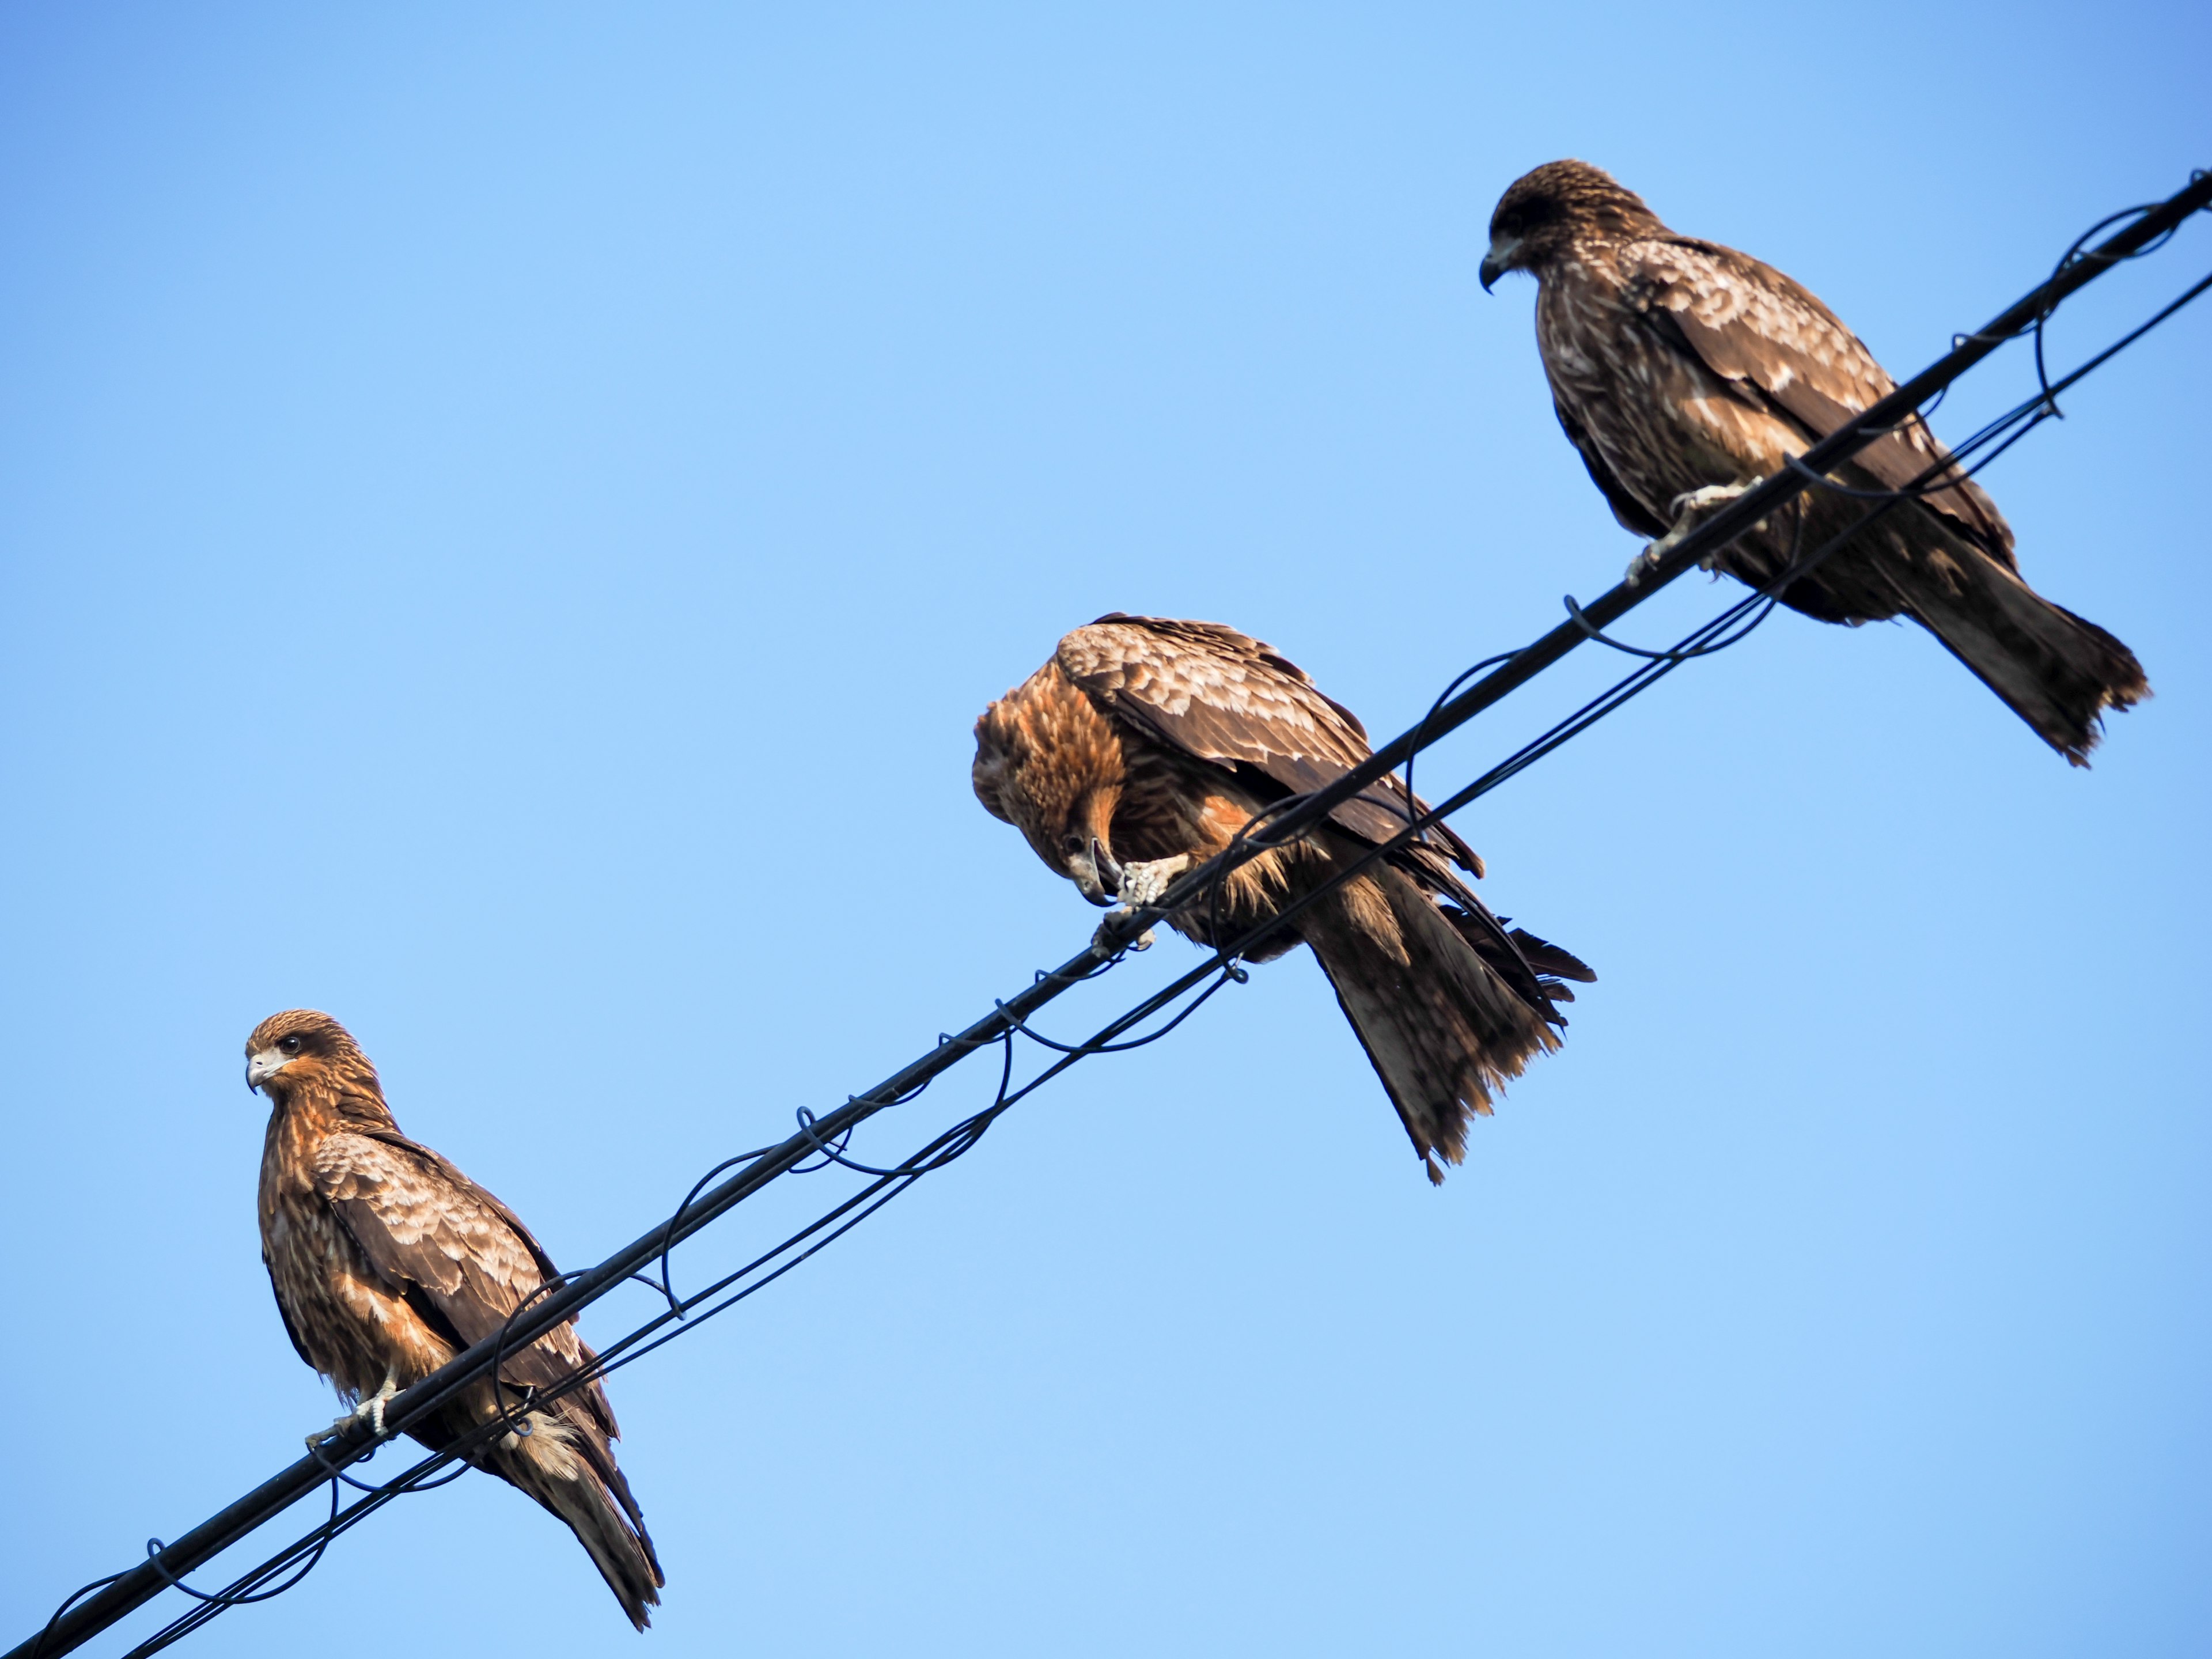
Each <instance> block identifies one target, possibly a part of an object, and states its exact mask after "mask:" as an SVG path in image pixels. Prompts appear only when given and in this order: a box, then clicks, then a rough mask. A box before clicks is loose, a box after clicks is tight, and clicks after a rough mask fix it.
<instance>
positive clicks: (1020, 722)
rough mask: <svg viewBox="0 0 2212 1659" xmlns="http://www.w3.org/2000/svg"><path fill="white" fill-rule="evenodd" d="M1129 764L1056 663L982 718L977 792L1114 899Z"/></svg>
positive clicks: (1049, 858)
mask: <svg viewBox="0 0 2212 1659" xmlns="http://www.w3.org/2000/svg"><path fill="white" fill-rule="evenodd" d="M1123 765H1124V762H1123V758H1122V753H1121V739H1120V738H1119V736H1118V735H1117V734H1116V733H1115V731H1114V729H1113V727H1112V726H1111V725H1110V724H1109V722H1108V721H1107V720H1106V719H1105V717H1104V716H1103V715H1102V714H1099V713H1098V711H1097V708H1094V707H1093V706H1092V704H1091V700H1090V699H1089V698H1088V697H1086V696H1084V694H1083V693H1082V692H1081V691H1079V690H1077V689H1076V688H1075V687H1073V686H1072V685H1069V684H1067V682H1066V678H1064V677H1063V676H1061V675H1060V672H1059V671H1058V669H1057V668H1056V667H1054V665H1052V664H1050V663H1047V664H1046V665H1044V667H1043V668H1042V669H1039V670H1038V671H1037V672H1036V674H1034V675H1032V676H1031V677H1030V680H1029V682H1028V683H1027V684H1024V685H1022V686H1019V687H1018V688H1016V689H1015V690H1013V691H1011V692H1009V693H1008V694H1007V695H1006V696H1004V697H1002V698H1000V700H999V701H998V702H994V703H993V704H992V705H991V706H990V707H989V708H986V709H985V710H984V711H983V716H982V718H981V720H977V721H976V722H975V773H974V778H975V794H976V798H977V799H980V800H981V802H982V803H983V805H985V806H986V807H987V808H988V809H989V811H991V812H992V813H993V815H994V816H995V817H1001V818H1004V819H1006V822H1007V823H1011V824H1012V825H1013V826H1014V827H1015V828H1016V829H1019V830H1020V831H1021V832H1022V835H1023V836H1024V838H1025V839H1026V840H1027V841H1028V842H1029V844H1030V849H1031V850H1032V851H1034V852H1035V853H1036V855H1037V856H1038V857H1039V858H1041V859H1042V860H1044V862H1045V865H1046V866H1047V867H1048V868H1049V869H1053V870H1056V871H1058V872H1060V874H1061V875H1063V876H1066V878H1068V879H1069V880H1070V881H1072V882H1073V883H1074V884H1076V887H1077V888H1078V889H1079V890H1080V891H1081V892H1082V894H1083V896H1084V897H1085V898H1087V899H1089V900H1090V901H1091V902H1092V903H1093V904H1097V905H1109V904H1111V903H1113V902H1114V897H1115V894H1116V893H1118V892H1119V891H1120V890H1121V866H1120V865H1119V864H1118V863H1116V862H1115V858H1114V834H1113V824H1114V810H1115V808H1116V807H1117V806H1119V805H1121V785H1122V776H1123Z"/></svg>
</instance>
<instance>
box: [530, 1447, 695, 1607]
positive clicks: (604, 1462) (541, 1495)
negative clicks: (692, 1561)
mask: <svg viewBox="0 0 2212 1659" xmlns="http://www.w3.org/2000/svg"><path fill="white" fill-rule="evenodd" d="M529 1423H530V1433H529V1434H528V1436H526V1437H523V1436H516V1435H507V1436H504V1437H501V1440H500V1441H499V1442H498V1443H496V1444H495V1448H494V1449H493V1450H492V1452H491V1454H490V1456H489V1459H488V1460H487V1461H488V1462H489V1465H490V1467H491V1468H492V1469H493V1471H494V1473H495V1474H499V1475H501V1476H503V1477H504V1478H505V1479H506V1480H508V1481H510V1482H512V1483H513V1485H515V1486H519V1487H520V1488H521V1489H522V1490H523V1491H524V1492H527V1493H529V1494H530V1496H531V1497H532V1498H536V1499H537V1500H538V1503H540V1504H543V1505H544V1507H545V1508H546V1509H547V1510H550V1511H551V1512H552V1513H553V1514H554V1515H556V1516H558V1517H559V1518H560V1519H561V1520H562V1521H563V1522H566V1523H567V1525H568V1529H569V1531H571V1532H573V1533H574V1534H576V1541H577V1542H578V1543H580V1544H581V1545H582V1546H583V1547H584V1548H585V1550H586V1552H587V1553H589V1554H590V1556H591V1558H592V1564H593V1565H596V1566H597V1567H598V1568H599V1576H600V1577H603V1578H605V1580H606V1581H607V1588H608V1589H611V1590H612V1591H613V1592H614V1593H615V1600H617V1601H619V1602H621V1603H622V1610H623V1613H625V1614H627V1615H628V1616H629V1621H630V1623H631V1624H632V1625H634V1626H636V1627H637V1628H638V1629H639V1630H643V1629H644V1628H645V1627H646V1626H647V1625H648V1624H650V1623H651V1622H652V1619H651V1616H650V1614H649V1613H648V1612H647V1609H648V1608H650V1607H656V1606H658V1605H659V1601H660V1589H661V1587H662V1586H663V1585H664V1584H665V1583H667V1582H668V1581H667V1580H666V1579H665V1577H662V1575H661V1571H660V1561H659V1557H658V1556H656V1555H655V1554H654V1553H653V1540H652V1538H651V1537H650V1536H649V1535H648V1534H647V1532H646V1530H645V1517H644V1516H643V1515H642V1514H641V1512H640V1510H639V1509H638V1506H637V1501H636V1499H635V1498H632V1497H631V1496H630V1490H629V1481H627V1480H624V1479H623V1473H622V1470H621V1469H620V1468H617V1466H616V1463H615V1461H614V1455H613V1452H612V1450H611V1448H609V1447H608V1446H607V1445H606V1444H605V1441H604V1439H603V1438H602V1437H600V1436H599V1435H598V1434H596V1433H595V1432H594V1431H592V1429H590V1428H589V1427H587V1426H584V1425H577V1424H574V1423H572V1422H570V1421H568V1420H567V1419H566V1418H565V1417H563V1416H558V1415H556V1414H554V1413H550V1412H544V1411H532V1412H531V1413H529Z"/></svg>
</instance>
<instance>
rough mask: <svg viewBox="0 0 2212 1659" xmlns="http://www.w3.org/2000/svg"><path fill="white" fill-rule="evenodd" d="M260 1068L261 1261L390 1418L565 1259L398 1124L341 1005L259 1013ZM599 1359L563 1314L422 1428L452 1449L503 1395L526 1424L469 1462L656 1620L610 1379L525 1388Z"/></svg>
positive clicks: (250, 1081)
mask: <svg viewBox="0 0 2212 1659" xmlns="http://www.w3.org/2000/svg"><path fill="white" fill-rule="evenodd" d="M246 1086H247V1087H248V1088H250V1089H256V1090H261V1091H266V1093H267V1094H268V1097H269V1099H270V1107H271V1109H270V1114H269V1133H268V1136H267V1139H265V1140H264V1143H263V1146H262V1152H261V1203H260V1210H261V1260H262V1263H263V1265H264V1266H265V1267H267V1268H268V1269H269V1283H270V1287H271V1288H272V1289H273V1290H275V1291H276V1307H277V1310H278V1311H279V1312H281V1313H282V1314H283V1316H284V1328H285V1330H286V1331H287V1332H289V1334H290V1335H291V1338H292V1346H294V1347H295V1348H296V1349H298V1350H299V1353H300V1358H302V1359H304V1360H306V1361H307V1364H310V1365H312V1366H313V1367H314V1368H315V1369H316V1370H318V1371H320V1372H321V1373H322V1374H323V1375H324V1376H327V1377H328V1378H330V1379H331V1382H332V1383H335V1384H336V1385H337V1389H338V1392H339V1394H340V1395H343V1396H344V1397H346V1398H348V1399H350V1400H354V1401H358V1402H359V1403H358V1405H357V1406H356V1410H355V1412H354V1413H353V1415H354V1416H356V1417H368V1418H369V1419H372V1420H373V1421H374V1424H375V1425H376V1428H377V1430H378V1431H379V1432H380V1433H381V1432H382V1431H383V1428H384V1407H385V1402H386V1401H388V1400H390V1399H391V1398H392V1395H394V1394H396V1393H397V1392H398V1390H400V1389H404V1388H405V1387H407V1386H408V1385H409V1384H410V1383H416V1382H418V1381H420V1380H421V1379H422V1378H423V1377H425V1376H428V1375H429V1374H430V1373H431V1372H432V1371H435V1370H437V1369H438V1367H439V1366H441V1365H442V1364H445V1363H446V1362H447V1360H449V1359H451V1358H453V1357H454V1356H455V1355H456V1354H458V1353H459V1352H461V1351H462V1350H463V1349H465V1348H466V1347H469V1346H471V1345H472V1344H474V1343H477V1342H479V1341H482V1340H483V1339H484V1338H486V1337H488V1336H491V1335H494V1334H496V1333H497V1332H498V1331H499V1330H500V1328H501V1327H502V1326H503V1325H504V1324H505V1323H506V1322H507V1316H509V1315H510V1314H512V1313H513V1312H514V1310H516V1308H518V1307H519V1306H520V1305H521V1304H522V1303H523V1302H524V1301H525V1300H526V1299H527V1298H528V1297H530V1295H531V1293H532V1291H535V1290H537V1289H538V1286H539V1285H543V1284H544V1283H546V1282H547V1281H548V1280H550V1279H557V1278H559V1276H560V1272H559V1269H557V1268H556V1267H554V1265H553V1263H552V1262H551V1261H550V1260H548V1259H547V1257H546V1255H545V1252H544V1250H543V1249H539V1248H538V1241H537V1240H536V1239H534V1238H532V1237H531V1236H530V1230H529V1229H528V1228H527V1227H526V1226H524V1225H522V1223H521V1222H520V1221H519V1220H518V1219H516V1218H515V1215H514V1212H513V1211H512V1210H510V1209H508V1208H507V1206H506V1205H504V1204H502V1203H501V1202H500V1201H499V1200H497V1199H495V1198H494V1197H493V1196H492V1195H491V1194H489V1193H488V1192H486V1191H485V1190H484V1189H483V1188H481V1187H479V1186H477V1184H476V1182H473V1181H471V1180H470V1179H469V1178H468V1177H467V1176H465V1175H463V1174H462V1173H461V1172H460V1171H459V1170H457V1169H455V1168H454V1167H453V1165H452V1164H448V1163H447V1162H446V1160H445V1159H444V1158H441V1157H439V1156H438V1154H437V1153H435V1152H432V1151H431V1150H430V1149H429V1148H428V1146H420V1145H418V1144H417V1143H416V1142H415V1141H412V1140H410V1139H407V1137H406V1136H404V1135H403V1134H401V1133H399V1126H398V1124H397V1123H395V1122H393V1121H392V1113H391V1111H390V1109H387V1108H386V1105H385V1103H384V1090H383V1088H382V1086H381V1085H380V1084H379V1083H378V1082H377V1079H376V1067H375V1066H372V1065H370V1064H369V1062H368V1055H366V1054H362V1051H361V1049H360V1048H358V1047H357V1046H356V1044H355V1042H354V1040H353V1038H352V1037H350V1036H348V1035H347V1034H346V1030H345V1028H344V1027H343V1026H342V1025H340V1024H338V1023H337V1021H336V1020H334V1019H332V1018H331V1017H330V1016H329V1015H328V1014H319V1013H315V1012H312V1011H310V1010H307V1009H304V1008H295V1009H294V1010H292V1011H291V1012H289V1013H283V1014H271V1015H270V1017H269V1018H267V1019H264V1020H263V1021H262V1022H261V1024H258V1025H257V1026H255V1027H254V1028H253V1035H252V1036H250V1037H248V1038H247V1039H246ZM595 1358H597V1356H596V1355H595V1354H593V1353H592V1350H591V1349H590V1348H589V1347H587V1346H585V1344H584V1342H583V1341H582V1340H581V1339H580V1338H579V1337H578V1336H577V1334H576V1332H575V1328H574V1322H570V1323H568V1324H565V1325H560V1326H556V1328H554V1329H552V1330H551V1331H549V1332H548V1333H547V1334H544V1336H541V1337H539V1338H538V1340H537V1341H536V1342H534V1343H532V1344H531V1345H530V1346H527V1347H524V1348H519V1349H518V1350H517V1351H516V1352H513V1353H512V1354H510V1355H508V1356H507V1360H506V1363H505V1364H503V1365H501V1368H500V1373H499V1375H500V1381H501V1383H503V1384H504V1385H505V1386H504V1387H503V1388H501V1389H499V1390H498V1393H497V1396H496V1398H495V1394H494V1385H493V1383H492V1382H491V1380H490V1379H489V1377H486V1378H484V1379H483V1380H481V1381H479V1382H478V1383H477V1384H476V1386H475V1387H474V1388H472V1389H470V1390H469V1391H468V1392H467V1393H466V1394H465V1395H463V1396H462V1397H461V1398H460V1399H459V1401H456V1402H455V1403H453V1404H452V1405H450V1406H447V1407H446V1408H445V1409H444V1410H443V1411H441V1412H440V1413H438V1414H437V1415H436V1416H435V1417H433V1418H430V1419H427V1420H424V1421H422V1422H418V1423H416V1424H415V1425H413V1426H411V1427H410V1429H409V1430H408V1433H409V1434H410V1435H411V1436H413V1437H415V1438H416V1440H419V1441H421V1442H422V1443H423V1444H424V1445H426V1446H428V1447H429V1448H430V1449H432V1450H434V1451H435V1450H440V1449H443V1448H444V1447H446V1446H447V1445H450V1444H451V1443H453V1441H454V1440H455V1439H457V1438H458V1437H460V1436H461V1435H463V1434H465V1433H466V1432H468V1431H470V1430H471V1429H475V1428H478V1427H481V1426H482V1425H485V1424H488V1423H489V1422H491V1421H493V1420H494V1419H495V1418H496V1417H497V1416H499V1415H500V1413H501V1411H502V1410H504V1411H505V1412H506V1413H507V1414H508V1415H509V1416H510V1417H511V1418H514V1419H520V1420H521V1421H523V1422H525V1423H526V1424H527V1425H528V1432H527V1433H526V1434H520V1435H518V1434H516V1433H513V1432H510V1431H502V1432H501V1433H500V1434H499V1435H497V1436H496V1437H494V1438H493V1439H491V1440H489V1442H486V1443H480V1444H479V1445H477V1447H476V1448H475V1449H471V1450H469V1451H468V1452H467V1453H466V1454H465V1455H466V1457H467V1459H468V1461H469V1462H471V1463H473V1464H474V1465H475V1466H476V1467H477V1468H480V1469H488V1470H489V1471H490V1472H491V1473H492V1474H496V1475H498V1476H499V1477H500V1478H501V1480H506V1481H507V1482H509V1483H510V1484H512V1485H513V1486H520V1488H521V1489H522V1490H523V1491H524V1492H527V1493H529V1494H530V1496H531V1497H532V1498H536V1499H537V1500H538V1502H539V1503H540V1504H544V1506H545V1507H546V1508H547V1509H548V1510H551V1511H552V1512H553V1513H554V1514H555V1515H556V1516H559V1517H560V1519H561V1520H562V1521H564V1522H567V1523H568V1528H569V1529H570V1530H571V1531H573V1532H574V1534H576V1537H577V1540H578V1541H580V1543H581V1544H582V1545H583V1547H585V1549H586V1550H587V1551H589V1552H590V1553H591V1557H592V1561H593V1562H594V1563H595V1564H596V1565H598V1567H599V1571H600V1573H601V1574H602V1575H603V1576H604V1577H605V1579H606V1581H607V1586H608V1588H609V1589H612V1590H613V1591H614V1593H615V1599H616V1600H617V1601H620V1602H621V1603H622V1608H623V1612H624V1613H627V1614H629V1620H630V1623H631V1624H633V1625H635V1626H636V1627H637V1628H638V1629H640V1630H643V1629H644V1628H645V1627H646V1625H647V1622H648V1620H647V1613H646V1609H647V1607H650V1606H653V1605H654V1604H655V1603H657V1602H659V1600H660V1595H659V1589H660V1586H661V1585H662V1584H663V1583H665V1582H666V1581H665V1579H663V1578H662V1577H661V1575H660V1564H659V1561H658V1560H657V1559H655V1558H654V1556H653V1540H652V1539H651V1538H649V1537H647V1535H646V1531H645V1518H644V1516H642V1515H641V1514H640V1513H639V1511H638V1507H637V1500H636V1499H635V1498H632V1497H631V1496H630V1492H629V1482H628V1481H627V1480H623V1473H622V1470H621V1469H620V1468H617V1466H616V1463H615V1454H614V1447H613V1445H612V1442H613V1441H614V1440H615V1439H616V1438H617V1436H618V1435H619V1433H620V1432H621V1431H619V1430H618V1429H617V1427H616V1426H615V1414H614V1411H613V1409H612V1408H611V1407H610V1406H609V1405H608V1404H607V1397H606V1394H605V1391H604V1390H603V1389H601V1388H600V1387H599V1383H596V1382H593V1383H589V1384H587V1385H586V1386H585V1387H584V1388H581V1389H576V1390H575V1391H574V1392H573V1393H570V1394H567V1395H562V1396H561V1397H560V1398H559V1399H557V1400H555V1401H552V1402H551V1403H550V1404H547V1405H543V1406H539V1405H535V1404H526V1401H527V1398H528V1391H529V1390H530V1389H533V1388H536V1389H544V1388H549V1387H550V1386H551V1385H553V1384H555V1383H560V1382H562V1380H564V1379H565V1378H567V1377H568V1376H572V1375H574V1372H575V1371H576V1370H577V1369H578V1368H579V1367H580V1366H583V1365H587V1364H591V1363H592V1361H593V1360H594V1359H595ZM348 1420H349V1419H345V1418H341V1419H339V1425H343V1424H344V1423H346V1422H347V1421H348ZM321 1438H322V1436H321V1435H313V1436H310V1437H309V1440H310V1443H313V1442H314V1441H317V1440H319V1439H321Z"/></svg>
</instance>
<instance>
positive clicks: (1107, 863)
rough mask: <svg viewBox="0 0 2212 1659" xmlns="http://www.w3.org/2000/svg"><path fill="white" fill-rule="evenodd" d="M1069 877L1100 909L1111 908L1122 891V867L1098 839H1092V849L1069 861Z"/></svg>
mask: <svg viewBox="0 0 2212 1659" xmlns="http://www.w3.org/2000/svg"><path fill="white" fill-rule="evenodd" d="M1068 864H1069V866H1070V868H1069V870H1068V872H1067V873H1068V875H1069V876H1070V877H1071V878H1073V881H1074V883H1075V890H1076V891H1078V892H1079V893H1081V894H1082V895H1083V896H1084V897H1085V898H1086V899H1089V900H1090V901H1091V903H1093V904H1095V905H1097V907H1098V908H1100V909H1102V910H1103V909H1107V908H1111V906H1112V905H1113V902H1114V896H1115V894H1117V893H1119V892H1120V891H1121V866H1120V865H1118V864H1116V863H1115V861H1114V855H1113V854H1111V853H1109V852H1108V851H1107V850H1106V849H1105V848H1103V847H1101V846H1100V845H1099V844H1098V837H1097V836H1092V837H1091V846H1090V848H1089V849H1088V850H1087V851H1085V852H1081V853H1078V854H1075V856H1074V857H1073V858H1072V859H1070V860H1068Z"/></svg>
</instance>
